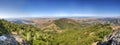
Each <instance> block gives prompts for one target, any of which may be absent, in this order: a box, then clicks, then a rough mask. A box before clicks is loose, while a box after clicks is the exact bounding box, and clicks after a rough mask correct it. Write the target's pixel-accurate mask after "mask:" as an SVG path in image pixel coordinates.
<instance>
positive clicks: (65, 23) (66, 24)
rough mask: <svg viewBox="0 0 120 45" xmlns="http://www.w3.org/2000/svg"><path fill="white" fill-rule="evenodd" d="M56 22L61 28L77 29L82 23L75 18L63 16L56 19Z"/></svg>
mask: <svg viewBox="0 0 120 45" xmlns="http://www.w3.org/2000/svg"><path fill="white" fill-rule="evenodd" d="M54 23H55V24H56V25H57V26H59V27H60V28H61V29H75V28H80V26H81V25H80V24H79V23H78V22H76V21H75V20H73V19H67V18H61V19H58V20H55V21H54Z"/></svg>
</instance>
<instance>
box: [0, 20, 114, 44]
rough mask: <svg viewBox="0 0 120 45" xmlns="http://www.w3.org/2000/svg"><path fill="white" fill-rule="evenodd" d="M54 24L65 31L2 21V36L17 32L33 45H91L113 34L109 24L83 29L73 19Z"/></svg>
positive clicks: (0, 26)
mask: <svg viewBox="0 0 120 45" xmlns="http://www.w3.org/2000/svg"><path fill="white" fill-rule="evenodd" d="M54 24H55V25H56V26H57V27H59V28H60V29H62V30H65V31H64V32H62V33H57V31H56V30H57V29H54V28H51V29H49V28H45V29H40V28H37V27H34V26H32V25H25V24H14V23H10V22H7V21H6V20H0V35H3V34H11V32H17V33H18V34H19V35H20V36H22V37H23V38H24V39H25V40H26V41H27V42H28V43H29V44H31V45H91V44H92V43H93V42H95V41H102V39H103V37H104V36H105V35H107V34H109V33H111V32H112V30H111V28H110V25H109V24H91V25H86V26H84V27H83V26H81V25H82V24H79V23H77V22H75V21H74V20H71V19H60V20H55V21H54ZM46 30H49V31H48V32H46ZM51 30H52V31H51Z"/></svg>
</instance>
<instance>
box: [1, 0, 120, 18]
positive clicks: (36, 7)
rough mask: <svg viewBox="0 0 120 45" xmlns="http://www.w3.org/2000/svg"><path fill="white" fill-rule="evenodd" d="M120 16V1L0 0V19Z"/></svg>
mask: <svg viewBox="0 0 120 45" xmlns="http://www.w3.org/2000/svg"><path fill="white" fill-rule="evenodd" d="M90 16H98V17H100V16H101V17H103V16H104V17H105V16H107V17H112V16H120V0H0V18H20V17H90Z"/></svg>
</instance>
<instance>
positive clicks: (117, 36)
mask: <svg viewBox="0 0 120 45" xmlns="http://www.w3.org/2000/svg"><path fill="white" fill-rule="evenodd" d="M97 45H120V30H116V31H114V32H113V33H111V34H109V35H107V36H105V37H104V41H103V42H99V43H97Z"/></svg>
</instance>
